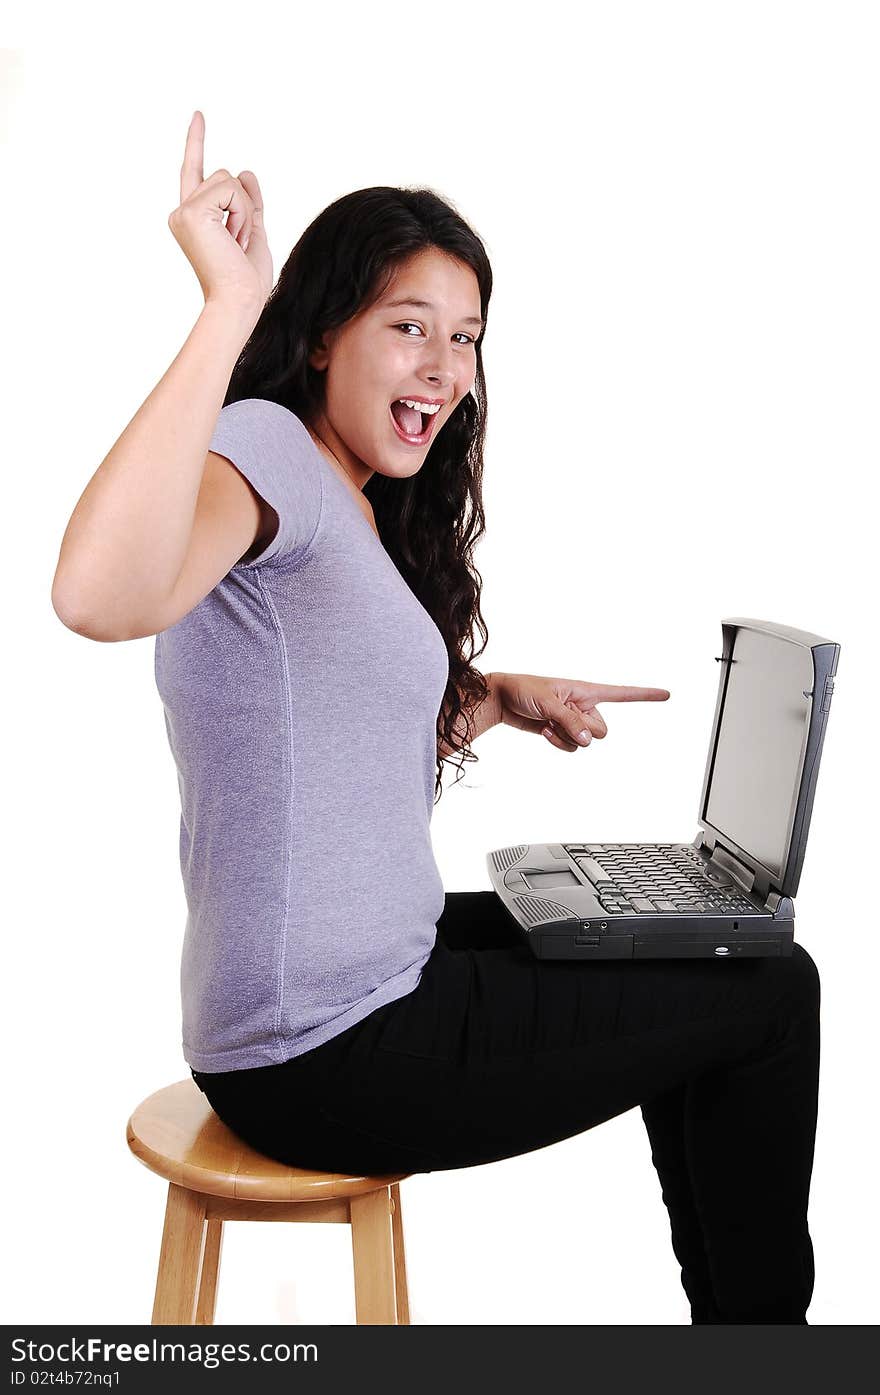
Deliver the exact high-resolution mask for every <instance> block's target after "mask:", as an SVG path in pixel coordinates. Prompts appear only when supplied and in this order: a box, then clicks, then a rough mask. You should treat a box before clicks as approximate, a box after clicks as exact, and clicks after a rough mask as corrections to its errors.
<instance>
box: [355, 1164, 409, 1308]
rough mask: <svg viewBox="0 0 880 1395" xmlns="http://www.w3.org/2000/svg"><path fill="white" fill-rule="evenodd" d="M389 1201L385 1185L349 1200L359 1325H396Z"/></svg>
mask: <svg viewBox="0 0 880 1395" xmlns="http://www.w3.org/2000/svg"><path fill="white" fill-rule="evenodd" d="M390 1201H391V1197H390V1195H389V1192H388V1188H387V1187H381V1188H380V1189H379V1190H378V1191H375V1192H365V1193H364V1195H363V1196H353V1197H352V1198H351V1200H350V1202H349V1210H350V1214H351V1247H352V1252H353V1256H354V1305H355V1315H356V1319H357V1322H358V1324H365V1323H369V1324H379V1323H387V1324H390V1325H396V1321H397V1319H396V1310H395V1305H394V1260H393V1256H392V1253H391V1224H390V1222H391V1216H390V1209H391V1208H390Z"/></svg>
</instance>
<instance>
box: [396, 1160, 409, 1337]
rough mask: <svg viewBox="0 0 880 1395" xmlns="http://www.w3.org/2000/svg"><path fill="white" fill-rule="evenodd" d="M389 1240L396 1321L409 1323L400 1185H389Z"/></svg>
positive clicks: (406, 1324) (404, 1323) (397, 1183)
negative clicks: (391, 1253)
mask: <svg viewBox="0 0 880 1395" xmlns="http://www.w3.org/2000/svg"><path fill="white" fill-rule="evenodd" d="M391 1240H392V1244H393V1248H394V1292H395V1294H396V1296H397V1321H398V1322H399V1323H400V1324H401V1326H404V1327H408V1326H409V1325H410V1323H409V1292H408V1290H407V1284H406V1251H405V1249H404V1248H403V1212H402V1211H401V1209H400V1183H399V1182H393V1183H392V1185H391Z"/></svg>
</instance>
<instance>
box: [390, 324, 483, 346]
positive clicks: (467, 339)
mask: <svg viewBox="0 0 880 1395" xmlns="http://www.w3.org/2000/svg"><path fill="white" fill-rule="evenodd" d="M394 328H395V329H402V330H407V329H421V325H417V324H415V322H414V321H412V320H405V321H404V323H403V324H402V325H395V326H394ZM406 337H407V339H412V335H411V334H408V335H407V336H406ZM455 338H456V339H463V340H464V342H465V343H466V344H476V342H477V341H476V339H473V338H472V337H471V336H470V335H469V334H464V333H461V334H457V335H456V336H455Z"/></svg>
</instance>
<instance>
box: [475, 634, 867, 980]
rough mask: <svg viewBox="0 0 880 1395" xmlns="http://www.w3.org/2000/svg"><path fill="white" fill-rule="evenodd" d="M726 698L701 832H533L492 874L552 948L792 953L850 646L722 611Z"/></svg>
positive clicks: (531, 936) (715, 731)
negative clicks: (651, 838)
mask: <svg viewBox="0 0 880 1395" xmlns="http://www.w3.org/2000/svg"><path fill="white" fill-rule="evenodd" d="M721 630H722V636H723V639H722V652H721V654H720V655H718V656H717V657H716V659H715V662H716V663H717V664H718V665H719V669H718V697H717V701H716V704H715V717H714V721H713V724H712V735H711V738H710V741H709V754H708V758H707V761H706V771H705V775H704V777H703V789H702V794H701V796H700V805H699V812H698V816H697V822H698V824H699V830H698V832H697V834H696V836H695V837H694V839H693V841H692V842H690V843H611V842H603V841H601V840H600V839H598V838H594V839H592V840H591V841H589V842H587V841H583V842H571V843H520V844H517V845H516V846H514V847H510V848H499V849H497V850H496V851H495V852H490V853H489V854H488V855H487V859H486V860H487V863H488V868H489V875H490V877H491V880H492V886H493V889H494V890H495V892H496V893H497V894H498V896H499V897H500V898H501V901H502V902H503V904H504V906H505V908H506V909H507V911H508V912H509V913H510V915H511V916H512V918H513V920H514V922H515V924H516V926H517V928H518V929H519V931H520V932H521V933H522V935H523V937H524V939H525V941H526V944H527V945H528V946H529V948H530V949H531V950H532V951H533V953H534V954H536V955H537V956H538V958H539V959H682V958H704V957H713V958H714V957H717V958H719V959H734V958H737V957H741V958H746V957H750V956H754V955H790V954H791V952H792V944H793V939H794V904H793V901H792V898H793V897H794V894H795V892H796V891H797V887H798V882H799V881H800V874H801V867H802V866H803V861H804V852H805V850H806V846H807V833H808V831H809V827H810V817H811V814H812V810H813V796H814V794H815V791H816V779H817V776H818V774H819V759H820V756H821V754H822V745H823V742H824V740H825V727H826V724H827V721H828V711H829V708H830V706H831V696H832V693H833V691H834V675H835V673H836V672H837V660H838V656H839V654H840V645H839V644H835V643H834V641H833V640H830V639H822V638H821V637H820V636H819V635H814V634H809V633H808V632H807V631H805V630H795V629H792V628H790V627H789V626H787V625H777V624H773V623H772V622H770V621H765V620H749V619H739V618H737V619H729V620H722V622H721Z"/></svg>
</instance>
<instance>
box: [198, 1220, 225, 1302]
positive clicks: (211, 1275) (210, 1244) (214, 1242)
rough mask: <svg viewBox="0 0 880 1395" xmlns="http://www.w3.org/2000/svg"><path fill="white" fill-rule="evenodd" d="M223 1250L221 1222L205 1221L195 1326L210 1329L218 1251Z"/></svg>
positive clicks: (217, 1271) (214, 1297)
mask: <svg viewBox="0 0 880 1395" xmlns="http://www.w3.org/2000/svg"><path fill="white" fill-rule="evenodd" d="M222 1248H223V1222H222V1221H218V1220H215V1219H211V1220H206V1221H205V1252H204V1255H203V1257H202V1277H201V1280H200V1281H199V1296H198V1300H197V1302H196V1326H197V1327H210V1326H212V1325H213V1322H214V1309H215V1308H216V1306H217V1279H218V1276H219V1273H220V1251H221V1249H222Z"/></svg>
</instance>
